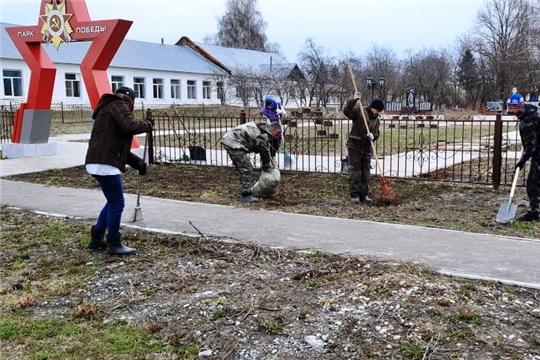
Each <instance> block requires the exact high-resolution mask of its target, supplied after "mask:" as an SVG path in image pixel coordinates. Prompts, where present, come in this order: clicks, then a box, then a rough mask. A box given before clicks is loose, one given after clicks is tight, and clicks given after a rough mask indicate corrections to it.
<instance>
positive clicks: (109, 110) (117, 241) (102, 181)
mask: <svg viewBox="0 0 540 360" xmlns="http://www.w3.org/2000/svg"><path fill="white" fill-rule="evenodd" d="M134 100H135V92H134V91H133V90H132V89H130V88H128V87H125V86H122V87H120V88H118V89H117V90H116V91H115V93H114V94H104V95H102V96H101V98H100V99H99V102H98V105H97V107H96V109H95V110H94V112H93V114H92V119H94V125H93V127H92V134H91V135H90V142H89V143H88V150H87V152H86V160H85V165H86V171H87V172H88V173H89V174H91V175H92V176H93V177H94V179H96V181H97V182H98V184H99V186H100V187H101V191H102V192H103V195H105V199H107V202H106V204H105V206H103V208H102V209H101V212H100V213H99V215H98V218H97V221H96V223H95V225H94V226H92V228H91V230H90V242H89V244H88V248H89V249H107V252H108V253H109V254H111V255H132V254H135V253H136V252H137V250H136V249H134V248H130V247H128V246H125V245H123V244H122V241H121V234H120V221H121V218H122V212H123V210H124V189H123V184H122V176H121V174H122V173H123V172H125V171H126V164H127V165H129V166H131V167H132V168H134V169H136V170H138V171H139V174H140V175H145V174H146V170H147V166H146V164H145V163H144V161H143V160H142V159H141V158H140V157H138V156H137V155H135V154H133V153H132V152H131V143H132V140H133V136H134V135H136V134H141V133H144V132H150V131H152V128H153V120H152V119H145V120H136V119H135V117H134V116H133V106H134ZM105 232H107V236H106V237H105Z"/></svg>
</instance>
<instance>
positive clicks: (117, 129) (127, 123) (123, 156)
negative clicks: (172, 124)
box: [85, 94, 152, 172]
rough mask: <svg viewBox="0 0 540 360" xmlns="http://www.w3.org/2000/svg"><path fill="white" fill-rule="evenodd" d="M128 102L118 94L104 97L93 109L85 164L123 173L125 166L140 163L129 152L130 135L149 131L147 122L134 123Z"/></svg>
mask: <svg viewBox="0 0 540 360" xmlns="http://www.w3.org/2000/svg"><path fill="white" fill-rule="evenodd" d="M132 107H133V105H132V102H131V99H128V98H127V96H125V95H122V94H104V95H103V96H102V97H101V98H100V100H99V102H98V105H97V107H96V109H95V110H94V114H93V115H92V117H93V118H94V126H93V127H92V134H91V136H90V142H89V143H88V150H87V152H86V160H85V164H106V165H111V166H114V167H116V168H118V169H119V170H120V171H122V172H124V171H126V164H128V165H130V166H132V167H134V168H135V169H137V168H138V164H139V163H140V162H141V161H142V159H141V158H139V157H138V156H137V155H135V154H133V153H132V152H131V141H132V139H133V135H136V134H141V133H144V132H149V131H152V124H151V123H150V122H149V121H147V120H136V119H135V118H134V116H133V111H132Z"/></svg>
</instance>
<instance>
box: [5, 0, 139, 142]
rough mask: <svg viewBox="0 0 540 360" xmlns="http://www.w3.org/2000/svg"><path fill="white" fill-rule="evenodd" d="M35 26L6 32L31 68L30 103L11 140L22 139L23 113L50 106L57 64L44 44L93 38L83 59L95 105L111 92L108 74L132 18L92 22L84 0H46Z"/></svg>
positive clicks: (87, 88)
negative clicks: (105, 94)
mask: <svg viewBox="0 0 540 360" xmlns="http://www.w3.org/2000/svg"><path fill="white" fill-rule="evenodd" d="M43 3H44V13H41V12H40V16H39V20H38V23H40V24H41V23H42V22H43V24H42V25H41V26H40V25H34V26H14V27H6V31H7V33H8V35H9V36H10V38H11V39H12V40H13V43H14V44H15V46H16V47H17V49H18V50H19V52H20V53H21V55H22V57H23V59H24V61H25V62H26V64H27V65H28V67H29V68H30V71H31V77H30V83H29V86H28V96H27V102H26V103H24V104H22V106H21V110H22V111H19V112H18V113H17V115H16V118H15V123H14V129H13V136H12V142H14V143H18V142H19V141H20V131H21V128H22V121H23V112H24V111H26V110H34V109H36V110H37V109H39V110H42V109H50V108H51V101H52V94H53V90H54V81H55V75H56V67H55V66H54V64H53V63H52V61H51V59H50V58H49V55H48V54H47V52H46V51H45V49H44V48H43V46H42V45H41V44H42V43H43V42H45V43H52V44H53V45H54V46H55V47H56V49H57V50H59V47H60V45H61V44H62V43H63V42H65V43H67V42H70V41H92V45H91V46H90V48H89V49H88V52H87V54H86V56H85V57H84V59H83V61H82V62H81V66H80V68H81V74H82V77H83V80H84V84H85V86H86V91H87V93H88V98H89V100H90V104H91V105H92V107H93V108H95V107H96V106H97V103H98V101H99V98H100V96H101V95H102V94H104V93H107V92H110V91H111V85H110V83H109V79H108V76H107V68H108V67H109V65H110V63H111V61H112V59H113V58H114V55H115V54H116V52H117V51H118V48H119V47H120V45H121V44H122V41H123V40H124V37H125V36H126V34H127V32H128V30H129V28H130V27H131V24H132V21H128V20H101V21H91V20H90V15H89V13H88V8H87V7H86V2H85V0H45V1H43Z"/></svg>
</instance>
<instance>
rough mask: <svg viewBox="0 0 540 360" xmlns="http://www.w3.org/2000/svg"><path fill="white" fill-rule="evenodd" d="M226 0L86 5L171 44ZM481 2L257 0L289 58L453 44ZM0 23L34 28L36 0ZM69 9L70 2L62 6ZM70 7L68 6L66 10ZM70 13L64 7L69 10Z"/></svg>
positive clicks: (20, 1)
mask: <svg viewBox="0 0 540 360" xmlns="http://www.w3.org/2000/svg"><path fill="white" fill-rule="evenodd" d="M225 3H226V1H225V0H145V1H140V0H130V1H121V0H107V1H104V0H86V4H87V7H88V11H89V13H90V18H91V19H92V20H106V19H126V20H132V21H133V25H132V26H131V28H130V30H129V32H128V34H127V37H126V38H128V39H133V40H141V41H149V42H155V43H159V42H161V39H162V38H163V39H164V41H165V43H166V44H174V43H175V42H176V41H177V40H178V39H180V38H181V37H182V36H187V37H189V38H190V39H191V40H193V41H200V42H202V40H203V38H204V37H205V36H206V35H211V34H215V33H216V31H217V25H216V19H217V18H218V17H221V16H222V15H223V14H224V13H225ZM483 3H484V0H468V1H464V0H423V1H422V0H416V1H412V0H394V1H385V0H373V1H367V0H348V1H346V0H259V1H258V4H259V10H260V11H261V13H262V15H263V19H264V20H265V21H266V23H267V25H268V27H267V30H266V35H267V36H268V39H269V41H270V42H276V43H278V44H279V45H280V47H281V50H282V52H283V53H284V55H285V56H286V57H287V59H288V60H289V61H292V62H294V61H296V60H297V55H298V53H299V52H300V51H301V50H302V48H303V47H304V44H305V42H306V40H307V39H308V38H309V37H311V38H313V39H314V42H315V44H317V45H318V46H321V47H323V48H324V49H326V50H327V51H328V53H329V54H330V55H340V54H347V53H350V52H353V53H355V54H356V55H363V54H365V53H366V52H367V51H368V50H369V49H370V48H372V46H373V44H374V43H376V44H378V45H380V46H384V47H390V48H392V49H394V50H395V51H396V53H397V55H398V56H399V57H401V56H403V55H404V53H405V51H406V50H408V49H412V50H420V49H422V48H424V47H425V48H434V49H439V48H443V47H449V46H453V44H455V40H456V38H457V37H458V36H460V35H462V34H463V33H465V32H467V31H468V30H470V29H471V28H472V26H473V24H474V20H475V17H476V13H477V11H478V9H480V8H481V7H482V6H483ZM0 4H1V7H0V14H1V15H0V16H1V21H2V22H5V23H14V24H18V25H35V24H38V16H39V13H40V12H42V6H43V5H42V1H40V0H0ZM68 4H69V3H68ZM68 6H69V5H68ZM68 12H69V9H68Z"/></svg>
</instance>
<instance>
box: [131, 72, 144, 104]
mask: <svg viewBox="0 0 540 360" xmlns="http://www.w3.org/2000/svg"><path fill="white" fill-rule="evenodd" d="M133 90H134V91H135V97H136V98H140V99H144V98H145V97H146V94H145V81H144V78H141V77H136V78H133Z"/></svg>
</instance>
